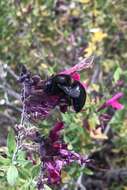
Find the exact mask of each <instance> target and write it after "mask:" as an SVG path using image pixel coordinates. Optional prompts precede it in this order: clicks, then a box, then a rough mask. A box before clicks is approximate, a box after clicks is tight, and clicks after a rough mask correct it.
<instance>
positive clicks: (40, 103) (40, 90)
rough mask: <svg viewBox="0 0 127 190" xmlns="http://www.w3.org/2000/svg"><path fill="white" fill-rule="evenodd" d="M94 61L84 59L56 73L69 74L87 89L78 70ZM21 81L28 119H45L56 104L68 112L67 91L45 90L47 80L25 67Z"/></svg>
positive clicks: (61, 109)
mask: <svg viewBox="0 0 127 190" xmlns="http://www.w3.org/2000/svg"><path fill="white" fill-rule="evenodd" d="M92 63H93V57H91V58H87V59H84V60H82V61H81V62H79V63H78V64H77V65H75V66H73V67H72V68H70V69H67V70H65V71H62V72H60V73H58V74H56V76H57V75H59V74H63V75H68V76H69V77H71V79H72V80H73V81H79V84H80V85H81V86H82V88H84V91H85V87H84V84H83V83H82V82H80V75H79V73H78V71H81V70H83V69H84V68H89V67H91V65H92ZM51 77H52V76H51ZM19 81H20V82H21V83H22V84H23V90H22V101H23V104H24V115H25V117H27V119H31V120H33V121H36V120H38V119H45V118H47V117H48V116H49V115H50V114H51V111H52V110H53V109H54V108H55V107H56V106H59V107H60V111H62V112H66V111H67V108H68V106H70V101H68V98H67V96H66V94H65V93H64V94H63V93H62V94H61V93H60V94H59V93H56V94H48V93H47V92H46V91H45V90H44V89H45V84H46V82H47V80H42V79H41V77H40V76H38V75H32V74H31V73H30V72H29V71H27V69H26V68H25V67H23V69H22V72H21V75H20V78H19Z"/></svg>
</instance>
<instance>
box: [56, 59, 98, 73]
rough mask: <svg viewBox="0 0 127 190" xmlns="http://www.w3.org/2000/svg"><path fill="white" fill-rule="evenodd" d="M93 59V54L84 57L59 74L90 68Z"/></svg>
mask: <svg viewBox="0 0 127 190" xmlns="http://www.w3.org/2000/svg"><path fill="white" fill-rule="evenodd" d="M93 60H94V57H93V56H91V57H89V58H84V59H83V60H81V61H80V62H79V63H78V64H76V65H75V66H73V67H71V68H69V69H67V70H65V71H62V72H60V74H67V75H71V74H73V73H75V72H78V71H81V70H83V69H87V68H90V67H91V66H92V64H93Z"/></svg>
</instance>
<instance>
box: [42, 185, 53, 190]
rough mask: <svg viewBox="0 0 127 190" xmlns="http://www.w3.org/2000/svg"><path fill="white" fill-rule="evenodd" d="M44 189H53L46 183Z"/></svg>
mask: <svg viewBox="0 0 127 190" xmlns="http://www.w3.org/2000/svg"><path fill="white" fill-rule="evenodd" d="M44 190H52V189H51V188H50V187H49V186H48V185H46V184H45V185H44Z"/></svg>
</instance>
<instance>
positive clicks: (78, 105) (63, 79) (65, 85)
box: [44, 74, 86, 112]
mask: <svg viewBox="0 0 127 190" xmlns="http://www.w3.org/2000/svg"><path fill="white" fill-rule="evenodd" d="M44 91H45V92H46V93H47V94H49V95H59V96H61V98H64V99H66V100H67V102H68V105H73V107H74V110H75V111H76V112H79V111H81V109H82V108H83V106H84V104H85V101H86V91H85V89H84V87H83V85H82V84H81V83H80V82H79V81H72V79H71V77H70V75H66V74H58V75H56V76H52V77H51V78H49V79H48V80H47V81H46V82H45V85H44Z"/></svg>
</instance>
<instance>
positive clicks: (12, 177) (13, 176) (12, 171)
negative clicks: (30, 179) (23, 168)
mask: <svg viewBox="0 0 127 190" xmlns="http://www.w3.org/2000/svg"><path fill="white" fill-rule="evenodd" d="M17 178H18V170H17V168H16V167H15V166H13V165H12V166H10V167H9V169H8V171H7V181H8V183H9V184H10V185H11V186H13V185H15V183H16V181H17Z"/></svg>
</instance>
